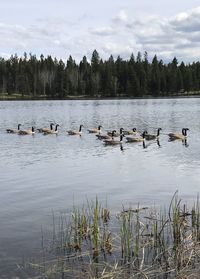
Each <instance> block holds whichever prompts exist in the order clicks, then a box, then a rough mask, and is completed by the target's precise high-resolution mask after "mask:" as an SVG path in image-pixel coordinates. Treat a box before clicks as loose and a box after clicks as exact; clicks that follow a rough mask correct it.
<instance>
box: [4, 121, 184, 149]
mask: <svg viewBox="0 0 200 279" xmlns="http://www.w3.org/2000/svg"><path fill="white" fill-rule="evenodd" d="M21 126H22V125H21V124H18V127H17V129H6V132H7V133H10V134H18V135H33V134H35V128H34V127H32V128H31V129H28V130H23V129H21ZM58 127H59V124H54V123H50V127H49V128H47V127H44V128H39V129H37V130H36V131H37V132H39V133H43V134H44V135H48V134H49V135H50V134H58ZM82 128H83V125H80V127H79V129H78V130H68V131H66V133H67V134H68V135H69V136H75V135H78V136H81V135H82ZM101 128H102V126H101V125H99V126H98V127H97V128H94V129H88V130H87V131H88V133H93V134H95V135H96V137H97V138H98V139H99V140H103V142H104V143H105V144H106V145H117V144H121V143H122V142H123V138H124V137H125V139H126V142H144V141H151V140H159V136H160V131H161V130H162V128H158V129H157V134H151V133H148V132H147V131H146V130H145V131H144V132H142V133H140V132H139V131H137V129H136V128H133V129H132V130H124V129H123V128H120V130H119V132H117V131H116V130H112V131H108V132H107V133H106V134H104V133H102V130H101ZM188 130H189V129H188V128H183V129H182V132H181V133H169V134H168V137H169V140H170V141H173V140H186V139H187V131H188Z"/></svg>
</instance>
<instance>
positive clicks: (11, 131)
mask: <svg viewBox="0 0 200 279" xmlns="http://www.w3.org/2000/svg"><path fill="white" fill-rule="evenodd" d="M20 126H21V124H18V126H17V129H6V132H7V133H9V134H17V133H18V132H19V131H20Z"/></svg>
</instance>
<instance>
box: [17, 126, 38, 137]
mask: <svg viewBox="0 0 200 279" xmlns="http://www.w3.org/2000/svg"><path fill="white" fill-rule="evenodd" d="M33 134H35V130H34V127H32V128H31V129H29V130H19V131H18V135H33Z"/></svg>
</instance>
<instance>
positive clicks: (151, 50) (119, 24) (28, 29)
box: [0, 7, 200, 62]
mask: <svg viewBox="0 0 200 279" xmlns="http://www.w3.org/2000/svg"><path fill="white" fill-rule="evenodd" d="M86 18H87V15H86V14H84V15H83V16H82V17H81V16H79V17H78V18H77V19H76V20H74V21H72V20H71V21H69V20H68V19H66V18H59V17H51V18H43V19H39V20H38V21H37V22H34V24H33V23H32V24H31V25H28V24H27V25H19V24H6V23H4V22H0V36H1V40H0V53H2V55H3V56H6V53H7V52H10V53H12V54H13V53H16V52H20V53H21V54H22V53H23V52H24V51H26V52H27V53H29V52H32V53H33V54H34V53H36V54H37V55H40V54H41V53H43V54H44V55H47V54H51V55H53V56H57V57H62V58H64V59H65V60H66V58H67V57H68V56H69V55H70V54H71V55H72V56H73V57H74V58H75V59H76V60H77V61H80V60H81V59H82V57H83V55H89V57H88V58H89V59H90V57H91V56H90V55H91V53H92V51H93V50H94V49H97V51H98V52H99V54H100V56H101V55H102V56H103V58H108V57H109V56H110V55H111V54H113V56H114V57H117V56H118V55H120V56H121V57H123V58H129V57H130V55H131V53H134V54H135V55H137V52H138V51H141V52H144V51H147V52H148V54H149V57H150V59H151V57H153V56H154V54H157V56H158V57H159V59H163V60H164V61H168V60H169V59H172V58H173V57H174V56H176V57H177V58H178V60H179V61H181V60H183V61H185V62H191V61H194V60H198V59H199V57H200V53H199V52H200V7H197V8H196V9H192V10H188V11H184V12H182V13H179V14H177V15H175V16H173V17H170V18H166V17H165V18H163V17H160V16H158V15H153V14H152V15H150V16H149V15H145V16H143V17H142V16H141V15H140V16H136V14H133V12H132V11H131V10H130V11H129V10H127V9H121V10H119V12H118V13H117V14H116V16H114V17H112V18H110V21H108V22H107V23H106V22H105V21H104V22H99V23H98V24H95V26H91V25H89V23H88V24H87V21H86ZM4 54H5V55H4Z"/></svg>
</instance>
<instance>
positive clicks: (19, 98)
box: [0, 91, 200, 101]
mask: <svg viewBox="0 0 200 279" xmlns="http://www.w3.org/2000/svg"><path fill="white" fill-rule="evenodd" d="M176 98H180V99H181V98H200V92H199V91H198V92H188V93H187V94H180V93H178V94H171V95H170V94H169V95H159V96H154V95H144V96H138V97H136V96H135V97H128V96H127V97H126V96H121V97H120V96H118V97H98V96H95V97H91V96H87V95H85V96H66V97H64V98H51V97H47V96H37V97H29V96H28V95H25V96H24V97H22V96H21V95H20V96H19V95H18V94H13V95H8V94H6V95H5V94H3V95H1V94H0V101H67V100H68V101H76V100H77V101H81V100H138V99H142V100H143V99H176Z"/></svg>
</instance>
